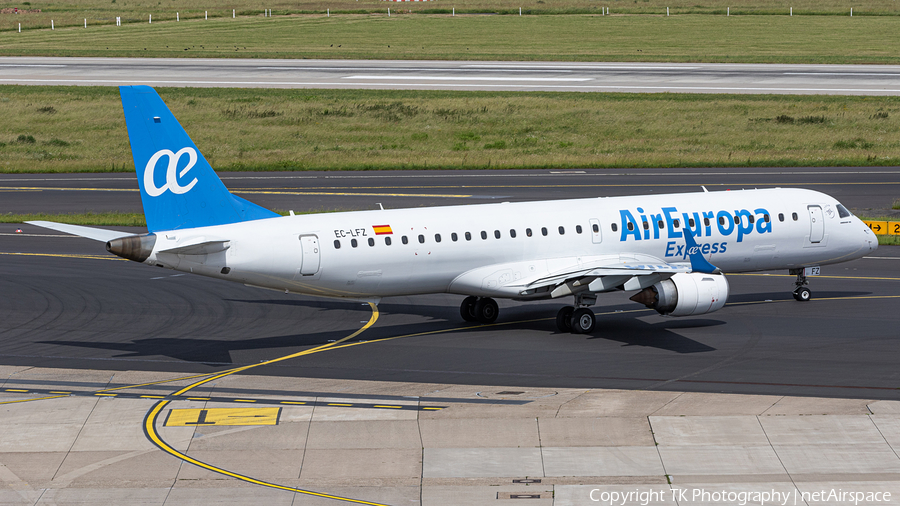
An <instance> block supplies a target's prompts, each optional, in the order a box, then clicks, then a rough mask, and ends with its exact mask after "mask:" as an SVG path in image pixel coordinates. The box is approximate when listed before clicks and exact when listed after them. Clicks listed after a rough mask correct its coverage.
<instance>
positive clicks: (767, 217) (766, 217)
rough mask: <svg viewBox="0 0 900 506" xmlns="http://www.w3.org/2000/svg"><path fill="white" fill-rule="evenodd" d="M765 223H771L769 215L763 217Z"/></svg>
mask: <svg viewBox="0 0 900 506" xmlns="http://www.w3.org/2000/svg"><path fill="white" fill-rule="evenodd" d="M763 221H764V222H766V223H768V222H769V215H768V214H764V215H763Z"/></svg>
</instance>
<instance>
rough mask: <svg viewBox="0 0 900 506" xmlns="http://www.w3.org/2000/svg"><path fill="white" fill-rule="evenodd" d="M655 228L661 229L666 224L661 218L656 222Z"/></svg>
mask: <svg viewBox="0 0 900 506" xmlns="http://www.w3.org/2000/svg"><path fill="white" fill-rule="evenodd" d="M656 228H658V229H660V230H662V229H664V228H666V225H665V224H664V223H663V222H662V220H660V221H657V222H656Z"/></svg>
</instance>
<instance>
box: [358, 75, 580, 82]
mask: <svg viewBox="0 0 900 506" xmlns="http://www.w3.org/2000/svg"><path fill="white" fill-rule="evenodd" d="M342 79H383V80H397V81H536V82H583V81H590V80H591V78H589V77H452V76H345V77H343V78H342Z"/></svg>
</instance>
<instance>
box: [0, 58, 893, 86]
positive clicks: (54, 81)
mask: <svg viewBox="0 0 900 506" xmlns="http://www.w3.org/2000/svg"><path fill="white" fill-rule="evenodd" d="M0 70H2V76H0V84H25V85H75V86H118V85H123V84H146V85H150V86H161V87H165V86H177V87H182V86H188V87H229V88H231V87H245V88H335V89H416V90H435V89H437V90H513V91H576V92H598V91H602V92H632V93H662V92H673V93H751V94H759V93H774V94H834V95H898V94H900V66H896V65H774V64H707V63H688V64H680V63H627V62H626V63H577V62H472V61H415V60H402V61H389V60H271V59H270V60H261V59H226V58H221V59H196V58H169V59H166V58H40V57H4V58H0Z"/></svg>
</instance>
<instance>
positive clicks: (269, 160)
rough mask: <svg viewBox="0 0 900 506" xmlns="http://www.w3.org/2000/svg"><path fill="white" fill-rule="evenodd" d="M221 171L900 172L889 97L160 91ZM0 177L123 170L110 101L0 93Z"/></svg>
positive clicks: (72, 91) (103, 90)
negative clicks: (887, 168)
mask: <svg viewBox="0 0 900 506" xmlns="http://www.w3.org/2000/svg"><path fill="white" fill-rule="evenodd" d="M159 92H160V95H161V96H162V98H163V99H164V100H165V101H166V103H167V104H168V105H169V107H170V108H171V109H172V111H173V113H174V114H175V116H176V117H177V118H178V119H179V121H180V122H181V124H182V125H184V126H185V128H186V129H187V131H188V133H189V135H190V136H191V137H192V138H193V139H194V141H195V142H196V144H197V145H198V147H199V148H200V150H201V151H202V152H203V154H204V155H205V156H206V158H207V159H208V160H209V161H210V163H211V164H212V165H213V167H215V168H216V169H217V170H220V171H273V170H377V169H425V168H427V169H488V168H516V169H521V168H584V167H592V168H603V167H611V168H621V167H768V166H876V165H898V164H900V97H846V96H844V97H841V96H784V95H695V94H669V93H663V94H615V93H542V92H532V93H523V92H457V91H413V90H401V91H384V90H277V89H234V88H232V89H209V88H194V89H190V88H187V89H186V88H160V89H159ZM0 114H2V117H3V128H2V130H0V172H8V173H10V172H27V173H37V172H121V171H124V172H132V171H133V170H134V165H133V161H132V157H131V149H130V146H129V142H128V135H127V131H126V128H125V122H124V119H123V115H122V109H121V102H120V99H119V94H118V90H117V89H116V88H113V87H55V86H49V87H37V86H35V87H31V86H24V87H23V86H0Z"/></svg>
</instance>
